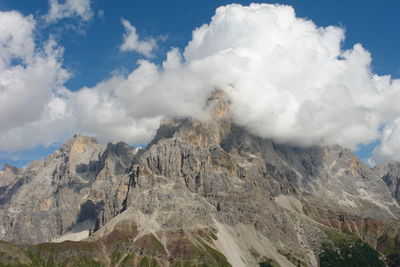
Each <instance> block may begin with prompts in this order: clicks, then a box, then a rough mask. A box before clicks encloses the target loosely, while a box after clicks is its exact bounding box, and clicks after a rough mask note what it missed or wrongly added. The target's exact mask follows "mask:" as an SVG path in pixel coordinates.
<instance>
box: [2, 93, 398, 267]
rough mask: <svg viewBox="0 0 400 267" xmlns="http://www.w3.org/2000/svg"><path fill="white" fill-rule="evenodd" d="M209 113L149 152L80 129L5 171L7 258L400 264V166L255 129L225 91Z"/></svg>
mask: <svg viewBox="0 0 400 267" xmlns="http://www.w3.org/2000/svg"><path fill="white" fill-rule="evenodd" d="M206 108H207V109H208V111H209V114H210V116H209V118H204V119H202V120H198V119H192V118H180V119H165V120H163V121H162V123H161V125H160V128H159V129H158V131H157V134H156V136H155V137H154V139H153V141H151V142H150V143H149V144H148V146H147V147H146V148H145V149H139V150H138V149H134V148H132V147H130V146H129V145H127V144H125V143H122V142H120V143H110V144H108V145H103V144H100V143H98V142H97V141H96V140H95V139H94V138H92V137H87V136H82V135H76V136H74V137H73V138H72V139H71V140H69V141H68V142H66V143H65V144H64V145H63V146H62V147H61V148H60V149H59V150H57V151H56V152H55V153H54V154H52V155H50V156H48V157H47V158H46V159H44V160H43V161H37V162H33V163H32V164H30V165H28V166H27V167H25V168H22V169H15V168H11V167H10V166H6V167H5V169H4V170H3V171H2V172H1V173H0V179H1V185H2V187H1V188H0V206H1V210H0V239H2V240H4V242H0V261H1V262H3V263H7V264H10V265H18V264H26V265H38V266H43V265H46V266H52V265H54V266H62V265H65V266H87V265H89V266H318V265H321V266H339V265H340V264H342V263H343V262H345V263H346V264H348V265H343V264H342V266H351V264H353V265H352V266H385V263H383V261H382V259H384V260H385V261H386V264H388V265H389V266H399V265H398V264H400V263H399V261H400V259H399V258H400V256H399V255H400V254H399V252H400V207H399V203H398V201H399V174H400V164H399V163H393V164H389V165H385V166H381V167H376V168H370V167H368V166H366V165H364V164H363V163H362V162H361V161H360V160H359V159H358V158H357V157H356V156H355V155H354V154H353V153H352V152H351V151H350V150H348V149H344V148H341V147H339V146H312V147H299V146H295V145H288V144H278V143H275V142H274V141H273V140H269V139H263V138H260V137H257V136H255V135H253V134H251V133H249V132H248V131H247V130H246V129H245V128H243V127H240V126H238V125H235V124H234V123H232V120H231V118H230V113H229V100H228V99H227V98H226V96H225V94H224V93H223V92H222V91H216V92H215V93H214V94H213V96H212V97H211V98H210V99H209V101H208V104H207V107H206ZM67 240H73V241H67ZM378 251H379V252H378ZM382 255H383V256H382ZM357 264H358V265H357Z"/></svg>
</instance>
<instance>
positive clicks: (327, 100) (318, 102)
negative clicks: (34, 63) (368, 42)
mask: <svg viewBox="0 0 400 267" xmlns="http://www.w3.org/2000/svg"><path fill="white" fill-rule="evenodd" d="M0 19H1V17H0ZM122 23H123V25H124V27H125V30H126V33H125V34H124V42H123V44H122V45H121V47H120V49H121V50H122V51H135V52H137V53H139V54H142V55H144V56H145V57H148V58H151V56H152V55H153V54H152V53H153V51H154V49H155V47H156V41H155V40H154V39H152V38H148V39H146V38H145V39H143V38H139V36H138V34H137V32H136V28H135V27H134V26H132V25H131V24H130V23H129V21H127V20H122ZM28 32H29V31H28ZM0 38H1V35H0ZM344 38H345V33H344V30H343V29H342V28H340V27H336V26H329V27H318V26H317V25H315V24H314V23H313V22H312V21H310V20H307V19H303V18H298V17H296V14H295V11H294V9H293V8H292V7H290V6H285V5H271V4H251V5H249V6H242V5H237V4H233V5H227V6H222V7H220V8H218V9H217V10H216V13H215V15H214V16H213V17H212V19H211V21H210V22H209V23H208V24H204V25H202V26H201V27H199V28H197V29H195V30H194V31H193V34H192V39H191V41H190V42H189V43H188V44H187V46H186V47H185V48H184V49H183V50H182V51H180V50H179V49H178V48H173V49H171V50H170V51H169V52H168V54H167V56H166V59H165V61H164V62H163V63H162V64H160V65H158V64H155V63H153V62H151V61H149V60H140V61H138V67H137V68H136V69H134V70H132V72H131V73H129V74H127V75H125V74H122V73H118V72H116V73H114V74H113V75H112V77H111V78H109V79H107V80H104V81H102V82H101V83H99V84H97V85H96V86H94V87H92V88H87V87H85V88H82V89H81V90H78V91H76V92H70V91H68V90H66V91H63V93H62V96H63V97H59V98H57V94H56V95H54V94H50V95H49V96H50V97H48V98H47V99H49V100H48V101H47V102H46V103H45V105H44V106H46V107H49V106H51V105H50V104H49V103H52V102H51V101H52V100H51V99H53V98H54V97H56V98H57V101H59V102H60V103H58V104H54V105H53V106H56V107H57V110H59V112H58V113H57V114H59V115H58V117H57V119H56V121H57V120H58V121H63V123H64V128H65V131H64V132H66V128H68V129H69V130H71V129H75V130H77V131H79V132H85V133H89V134H93V135H96V136H97V137H100V138H101V139H121V140H124V141H127V142H129V143H132V144H134V143H136V144H140V143H142V144H143V143H145V142H148V141H149V140H150V139H151V138H152V137H153V135H154V133H155V130H156V128H157V127H158V124H159V121H160V120H161V118H162V117H164V116H192V117H202V116H203V115H204V106H205V104H206V101H207V98H208V97H209V96H210V95H211V93H212V92H213V91H214V90H215V88H221V89H223V90H224V91H225V93H226V94H227V97H228V98H229V100H230V102H231V112H232V118H233V120H234V122H235V123H236V124H238V125H241V126H243V127H246V128H247V129H248V130H249V131H251V132H252V133H254V134H256V135H258V136H261V137H264V138H273V139H274V140H276V141H278V142H282V143H291V144H297V145H332V144H339V145H342V146H344V147H348V148H351V149H356V148H357V146H359V145H360V144H367V143H370V142H374V141H376V140H377V139H379V140H381V145H380V146H379V147H378V148H377V149H376V151H375V153H374V155H375V161H376V162H379V163H382V162H387V161H390V160H399V159H400V158H398V157H397V156H396V155H400V148H399V146H395V145H393V144H399V143H400V134H398V132H399V130H398V120H399V118H400V106H399V105H398V103H399V101H400V81H399V80H394V79H392V78H391V77H390V76H379V75H376V74H374V73H373V71H372V70H371V61H372V56H371V54H370V53H369V52H368V51H367V50H366V49H365V48H363V46H362V45H361V44H355V45H354V47H353V48H352V49H348V50H344V49H343V48H342V42H343V40H344ZM28 43H29V42H28ZM28 43H27V44H28ZM25 49H27V48H24V49H22V50H21V51H24V50H25ZM55 62H56V64H60V61H55ZM57 62H58V63H57ZM57 66H59V65H57ZM59 70H60V71H61V70H62V68H60V69H59ZM61 77H62V76H61ZM61 80H62V79H58V80H57V81H61ZM56 85H58V86H59V84H56ZM50 87H51V88H54V87H56V88H57V86H54V85H52V86H47V88H50ZM7 88H8V87H7ZM10 88H11V87H10ZM9 90H11V89H9ZM53 90H54V89H52V90H50V92H53ZM46 92H48V91H46ZM51 97H53V98H51ZM57 101H56V102H57ZM61 103H63V105H61ZM41 111H42V112H50V111H46V108H42V109H41ZM51 112H55V111H54V110H53V111H51ZM17 113H18V112H17ZM45 118H46V117H45ZM38 121H40V120H38ZM47 121H48V119H47ZM10 127H11V128H10ZM21 129H23V128H21ZM58 129H59V128H58ZM382 129H383V131H382ZM14 131H15V128H13V127H12V126H9V128H8V129H7V130H6V131H3V133H2V134H0V147H2V148H3V149H4V148H6V147H7V142H6V139H5V138H3V139H2V137H4V136H10V133H14ZM21 132H23V131H22V130H21ZM60 132H62V131H61V130H59V133H58V134H57V136H58V137H59V136H61V133H60ZM15 136H17V135H15ZM10 138H11V137H10ZM32 138H34V137H32ZM53 139H56V138H53ZM37 142H39V141H37ZM8 143H10V142H8Z"/></svg>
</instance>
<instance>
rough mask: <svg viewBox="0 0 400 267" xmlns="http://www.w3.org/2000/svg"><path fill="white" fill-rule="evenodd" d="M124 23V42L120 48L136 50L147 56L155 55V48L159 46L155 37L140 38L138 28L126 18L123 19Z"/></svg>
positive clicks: (122, 49)
mask: <svg viewBox="0 0 400 267" xmlns="http://www.w3.org/2000/svg"><path fill="white" fill-rule="evenodd" d="M122 24H123V25H124V27H125V34H124V42H123V43H122V45H121V47H120V49H121V51H123V52H125V51H135V52H137V53H139V54H142V55H144V56H145V57H153V54H152V52H153V50H154V49H155V48H156V47H157V42H156V40H155V39H154V38H151V37H149V38H145V39H144V40H140V39H139V35H138V34H137V32H136V28H135V27H134V26H132V25H131V24H130V22H129V21H127V20H126V19H122Z"/></svg>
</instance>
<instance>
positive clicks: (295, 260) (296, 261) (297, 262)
mask: <svg viewBox="0 0 400 267" xmlns="http://www.w3.org/2000/svg"><path fill="white" fill-rule="evenodd" d="M278 252H279V254H281V255H283V256H285V257H286V259H287V260H288V261H290V262H291V263H293V264H294V265H296V266H298V267H303V266H304V267H305V266H307V264H305V263H304V262H303V261H302V260H300V259H298V258H296V257H295V256H293V255H292V254H291V253H289V252H287V251H283V250H281V249H278Z"/></svg>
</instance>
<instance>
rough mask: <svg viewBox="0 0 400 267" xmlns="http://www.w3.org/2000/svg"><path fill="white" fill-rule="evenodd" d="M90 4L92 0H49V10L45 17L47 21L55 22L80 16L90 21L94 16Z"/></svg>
mask: <svg viewBox="0 0 400 267" xmlns="http://www.w3.org/2000/svg"><path fill="white" fill-rule="evenodd" d="M90 4H91V0H66V1H65V2H64V3H59V1H58V0H49V12H48V13H47V14H46V15H45V16H44V19H45V21H46V22H47V23H55V22H57V21H58V20H60V19H64V18H69V17H79V18H80V19H81V20H83V21H89V20H90V19H91V18H92V17H93V11H92V8H91V6H90Z"/></svg>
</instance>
